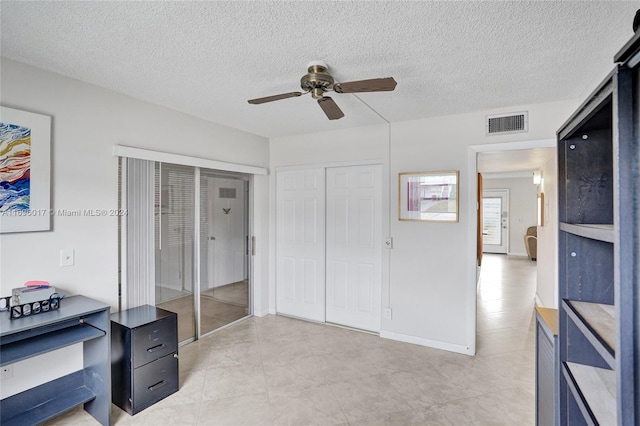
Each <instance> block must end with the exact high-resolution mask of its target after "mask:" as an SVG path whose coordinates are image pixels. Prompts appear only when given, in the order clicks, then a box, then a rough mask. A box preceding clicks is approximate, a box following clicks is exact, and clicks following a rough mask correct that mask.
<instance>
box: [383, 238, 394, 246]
mask: <svg viewBox="0 0 640 426" xmlns="http://www.w3.org/2000/svg"><path fill="white" fill-rule="evenodd" d="M384 248H386V249H392V248H393V238H392V237H385V238H384Z"/></svg>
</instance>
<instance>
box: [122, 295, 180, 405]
mask: <svg viewBox="0 0 640 426" xmlns="http://www.w3.org/2000/svg"><path fill="white" fill-rule="evenodd" d="M111 386H112V390H111V395H112V401H113V403H114V404H115V405H117V406H118V407H120V408H122V409H123V410H124V411H126V412H127V413H129V414H131V415H134V414H136V413H139V412H140V411H142V410H144V409H145V408H147V407H149V406H151V405H153V404H155V403H156V402H158V401H160V400H161V399H163V398H166V397H167V396H169V395H171V394H172V393H174V392H176V391H177V390H178V386H179V381H178V316H177V315H176V314H175V313H174V312H170V311H166V310H164V309H160V308H156V307H155V306H150V305H143V306H139V307H137V308H132V309H127V310H124V311H121V312H117V313H115V314H112V315H111Z"/></svg>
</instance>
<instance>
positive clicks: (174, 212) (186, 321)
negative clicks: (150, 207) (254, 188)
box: [155, 163, 250, 342]
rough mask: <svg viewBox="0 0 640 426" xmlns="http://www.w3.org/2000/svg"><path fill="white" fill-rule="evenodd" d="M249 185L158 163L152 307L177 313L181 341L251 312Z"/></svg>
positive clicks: (234, 178) (243, 179) (242, 180)
mask: <svg viewBox="0 0 640 426" xmlns="http://www.w3.org/2000/svg"><path fill="white" fill-rule="evenodd" d="M248 184H249V181H248V177H247V176H244V175H235V174H228V175H227V174H221V173H217V172H215V171H212V170H206V169H199V168H194V167H187V166H178V165H172V164H166V163H163V164H160V163H157V164H156V215H155V240H156V258H155V264H156V287H155V294H156V305H157V306H158V307H161V308H164V309H167V310H169V311H173V312H176V313H177V314H178V340H179V341H180V342H187V341H191V340H195V339H197V338H199V337H201V336H203V335H205V334H207V333H209V332H212V331H214V330H216V329H219V328H220V327H223V326H225V325H228V324H230V323H232V322H234V321H237V320H239V319H241V318H244V317H246V316H248V315H249V314H250V309H249V306H250V304H249V300H250V291H249V279H248V278H249V277H248V270H249V268H248V266H249V259H248V249H247V242H248V241H247V240H248V235H249V227H248V223H249V222H248V217H249V209H248V206H249V203H248V188H249V185H248ZM196 205H197V206H196ZM196 260H199V262H196ZM198 268H199V270H198Z"/></svg>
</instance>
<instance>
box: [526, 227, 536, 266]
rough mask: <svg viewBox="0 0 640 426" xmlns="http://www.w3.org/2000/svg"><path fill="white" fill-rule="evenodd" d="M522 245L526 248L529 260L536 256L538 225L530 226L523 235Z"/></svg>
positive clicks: (534, 258)
mask: <svg viewBox="0 0 640 426" xmlns="http://www.w3.org/2000/svg"><path fill="white" fill-rule="evenodd" d="M524 247H525V248H526V249H527V255H529V258H530V259H531V260H536V259H537V258H538V227H537V226H530V227H528V228H527V233H526V235H525V236H524Z"/></svg>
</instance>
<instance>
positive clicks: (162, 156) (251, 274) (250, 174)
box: [113, 144, 269, 342]
mask: <svg viewBox="0 0 640 426" xmlns="http://www.w3.org/2000/svg"><path fill="white" fill-rule="evenodd" d="M113 156H114V157H120V158H123V159H126V158H132V159H138V160H147V161H153V162H160V163H171V164H177V165H183V166H192V167H194V169H195V170H197V172H196V173H197V174H196V177H197V182H199V175H200V169H210V170H215V171H219V172H222V173H224V172H231V173H237V174H242V175H245V176H246V177H247V179H248V182H249V184H248V186H249V188H248V195H247V197H248V212H247V215H248V217H247V220H248V230H247V231H248V235H249V236H250V238H249V244H248V251H249V256H248V259H247V277H248V278H247V279H248V280H249V312H250V313H249V314H248V315H251V313H255V312H256V311H257V310H258V309H257V308H259V307H257V306H255V303H256V299H257V297H256V295H255V294H254V291H256V286H255V277H256V272H255V270H254V269H255V268H256V262H255V259H254V256H255V255H256V246H255V244H254V238H255V237H254V235H255V229H256V228H259V229H261V228H260V226H259V225H258V220H259V218H257V217H256V216H255V214H254V205H255V203H256V193H255V191H254V181H255V177H256V176H264V177H266V176H268V174H269V172H268V169H267V168H266V167H259V166H248V165H245V164H238V163H230V162H226V161H218V160H210V159H206V158H200V157H193V156H189V155H182V154H173V153H168V152H163V151H154V150H150V149H144V148H134V147H129V146H124V145H117V144H116V145H113ZM121 163H122V164H121V175H120V177H119V179H120V185H119V186H120V191H121V197H122V206H121V207H122V208H123V209H126V208H127V205H126V196H125V195H126V187H127V179H128V178H129V173H128V170H127V167H126V161H122V162H121ZM199 198H200V193H199V191H196V193H195V199H196V200H197V201H198V204H199V201H200V200H199ZM195 210H196V214H198V215H199V209H195ZM194 226H195V228H194V232H197V235H199V232H200V229H199V228H200V224H199V220H196V222H195V224H194ZM127 231H128V230H127V225H126V221H122V225H121V229H120V237H119V239H120V244H119V246H120V257H119V265H118V269H119V270H120V296H119V298H118V307H119V309H123V308H126V307H127V306H128V304H129V300H128V298H127V291H128V288H129V287H130V286H133V285H134V284H133V283H130V282H128V280H127V273H128V271H127V252H128V250H129V248H128V247H127V243H126V241H127ZM265 253H266V252H265ZM194 257H195V259H197V261H198V266H197V268H196V271H195V274H194V280H195V281H196V284H197V285H198V288H197V290H198V291H199V290H200V288H199V282H200V281H199V280H200V271H199V260H200V248H199V245H198V244H196V247H195V250H194ZM154 258H155V256H154ZM153 281H154V282H153V286H154V287H155V280H153ZM257 288H259V286H258V287H257ZM198 309H199V307H198ZM239 321H242V319H241V320H239ZM229 325H231V324H229ZM196 327H197V328H196V338H197V336H199V335H200V330H199V326H198V324H196ZM225 327H227V326H225ZM222 328H224V327H222ZM200 337H202V336H200ZM187 342H189V341H187Z"/></svg>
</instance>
